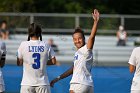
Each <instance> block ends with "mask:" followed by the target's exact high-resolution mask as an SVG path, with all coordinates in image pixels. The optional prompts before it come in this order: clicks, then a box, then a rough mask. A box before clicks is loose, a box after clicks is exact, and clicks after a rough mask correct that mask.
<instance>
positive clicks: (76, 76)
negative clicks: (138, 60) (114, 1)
mask: <svg viewBox="0 0 140 93" xmlns="http://www.w3.org/2000/svg"><path fill="white" fill-rule="evenodd" d="M92 16H93V19H94V25H93V27H92V31H91V34H90V36H89V39H88V42H87V44H86V43H85V36H84V32H83V31H82V30H81V29H80V28H77V29H76V30H75V32H74V33H73V35H72V37H73V42H74V44H75V46H76V48H77V52H76V53H75V56H74V65H73V66H72V67H71V68H70V69H69V70H67V71H66V72H64V73H63V74H62V75H60V76H58V77H57V78H55V79H53V80H52V81H51V83H50V85H51V86H52V87H53V85H54V84H55V83H56V82H57V81H59V80H61V79H63V78H66V77H67V76H69V75H71V74H73V76H72V79H71V81H70V93H93V80H92V75H91V68H92V64H93V54H92V49H93V45H94V41H95V35H96V31H97V25H98V21H99V12H98V10H96V9H95V10H94V13H92Z"/></svg>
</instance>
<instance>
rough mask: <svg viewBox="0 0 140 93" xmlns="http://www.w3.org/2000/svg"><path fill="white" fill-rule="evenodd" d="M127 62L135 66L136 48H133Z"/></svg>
mask: <svg viewBox="0 0 140 93" xmlns="http://www.w3.org/2000/svg"><path fill="white" fill-rule="evenodd" d="M128 63H129V64H131V65H134V66H136V49H133V51H132V54H131V56H130V58H129V62H128Z"/></svg>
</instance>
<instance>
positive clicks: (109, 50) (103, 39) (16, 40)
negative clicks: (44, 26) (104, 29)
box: [5, 35, 135, 66]
mask: <svg viewBox="0 0 140 93" xmlns="http://www.w3.org/2000/svg"><path fill="white" fill-rule="evenodd" d="M49 38H53V39H54V43H55V44H57V45H58V48H59V53H58V54H56V58H57V60H58V61H59V62H60V63H62V64H63V63H68V64H71V63H72V61H73V57H74V53H75V47H74V44H73V41H72V36H71V35H43V40H44V41H47V40H48V39H49ZM87 38H88V36H87V35H86V39H87ZM24 40H27V35H14V36H13V39H10V40H6V41H5V42H6V45H7V58H6V63H7V64H16V52H17V49H18V47H19V45H20V43H21V42H22V41H24ZM116 43H117V38H116V37H115V36H96V39H95V45H94V48H93V54H94V59H95V62H96V65H99V66H105V65H107V66H110V65H111V66H116V65H117V66H123V65H125V66H126V65H127V62H128V60H129V57H130V55H131V52H132V50H133V48H134V47H135V46H134V44H133V40H131V39H130V38H129V39H128V41H127V46H124V47H123V46H122V47H121V46H116Z"/></svg>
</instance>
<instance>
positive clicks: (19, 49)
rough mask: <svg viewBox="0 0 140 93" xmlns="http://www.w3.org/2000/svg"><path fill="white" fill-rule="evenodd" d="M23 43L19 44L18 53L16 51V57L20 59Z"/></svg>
mask: <svg viewBox="0 0 140 93" xmlns="http://www.w3.org/2000/svg"><path fill="white" fill-rule="evenodd" d="M22 47H23V43H21V44H20V46H19V48H18V51H17V57H18V58H20V59H22V58H23V56H22V50H23V48H22Z"/></svg>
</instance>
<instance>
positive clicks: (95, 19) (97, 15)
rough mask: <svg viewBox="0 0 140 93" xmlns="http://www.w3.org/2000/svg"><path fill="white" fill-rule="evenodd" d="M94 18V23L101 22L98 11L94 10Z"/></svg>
mask: <svg viewBox="0 0 140 93" xmlns="http://www.w3.org/2000/svg"><path fill="white" fill-rule="evenodd" d="M92 17H93V19H94V21H96V22H98V21H99V17H100V13H99V12H98V10H97V9H94V11H93V13H92Z"/></svg>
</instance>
